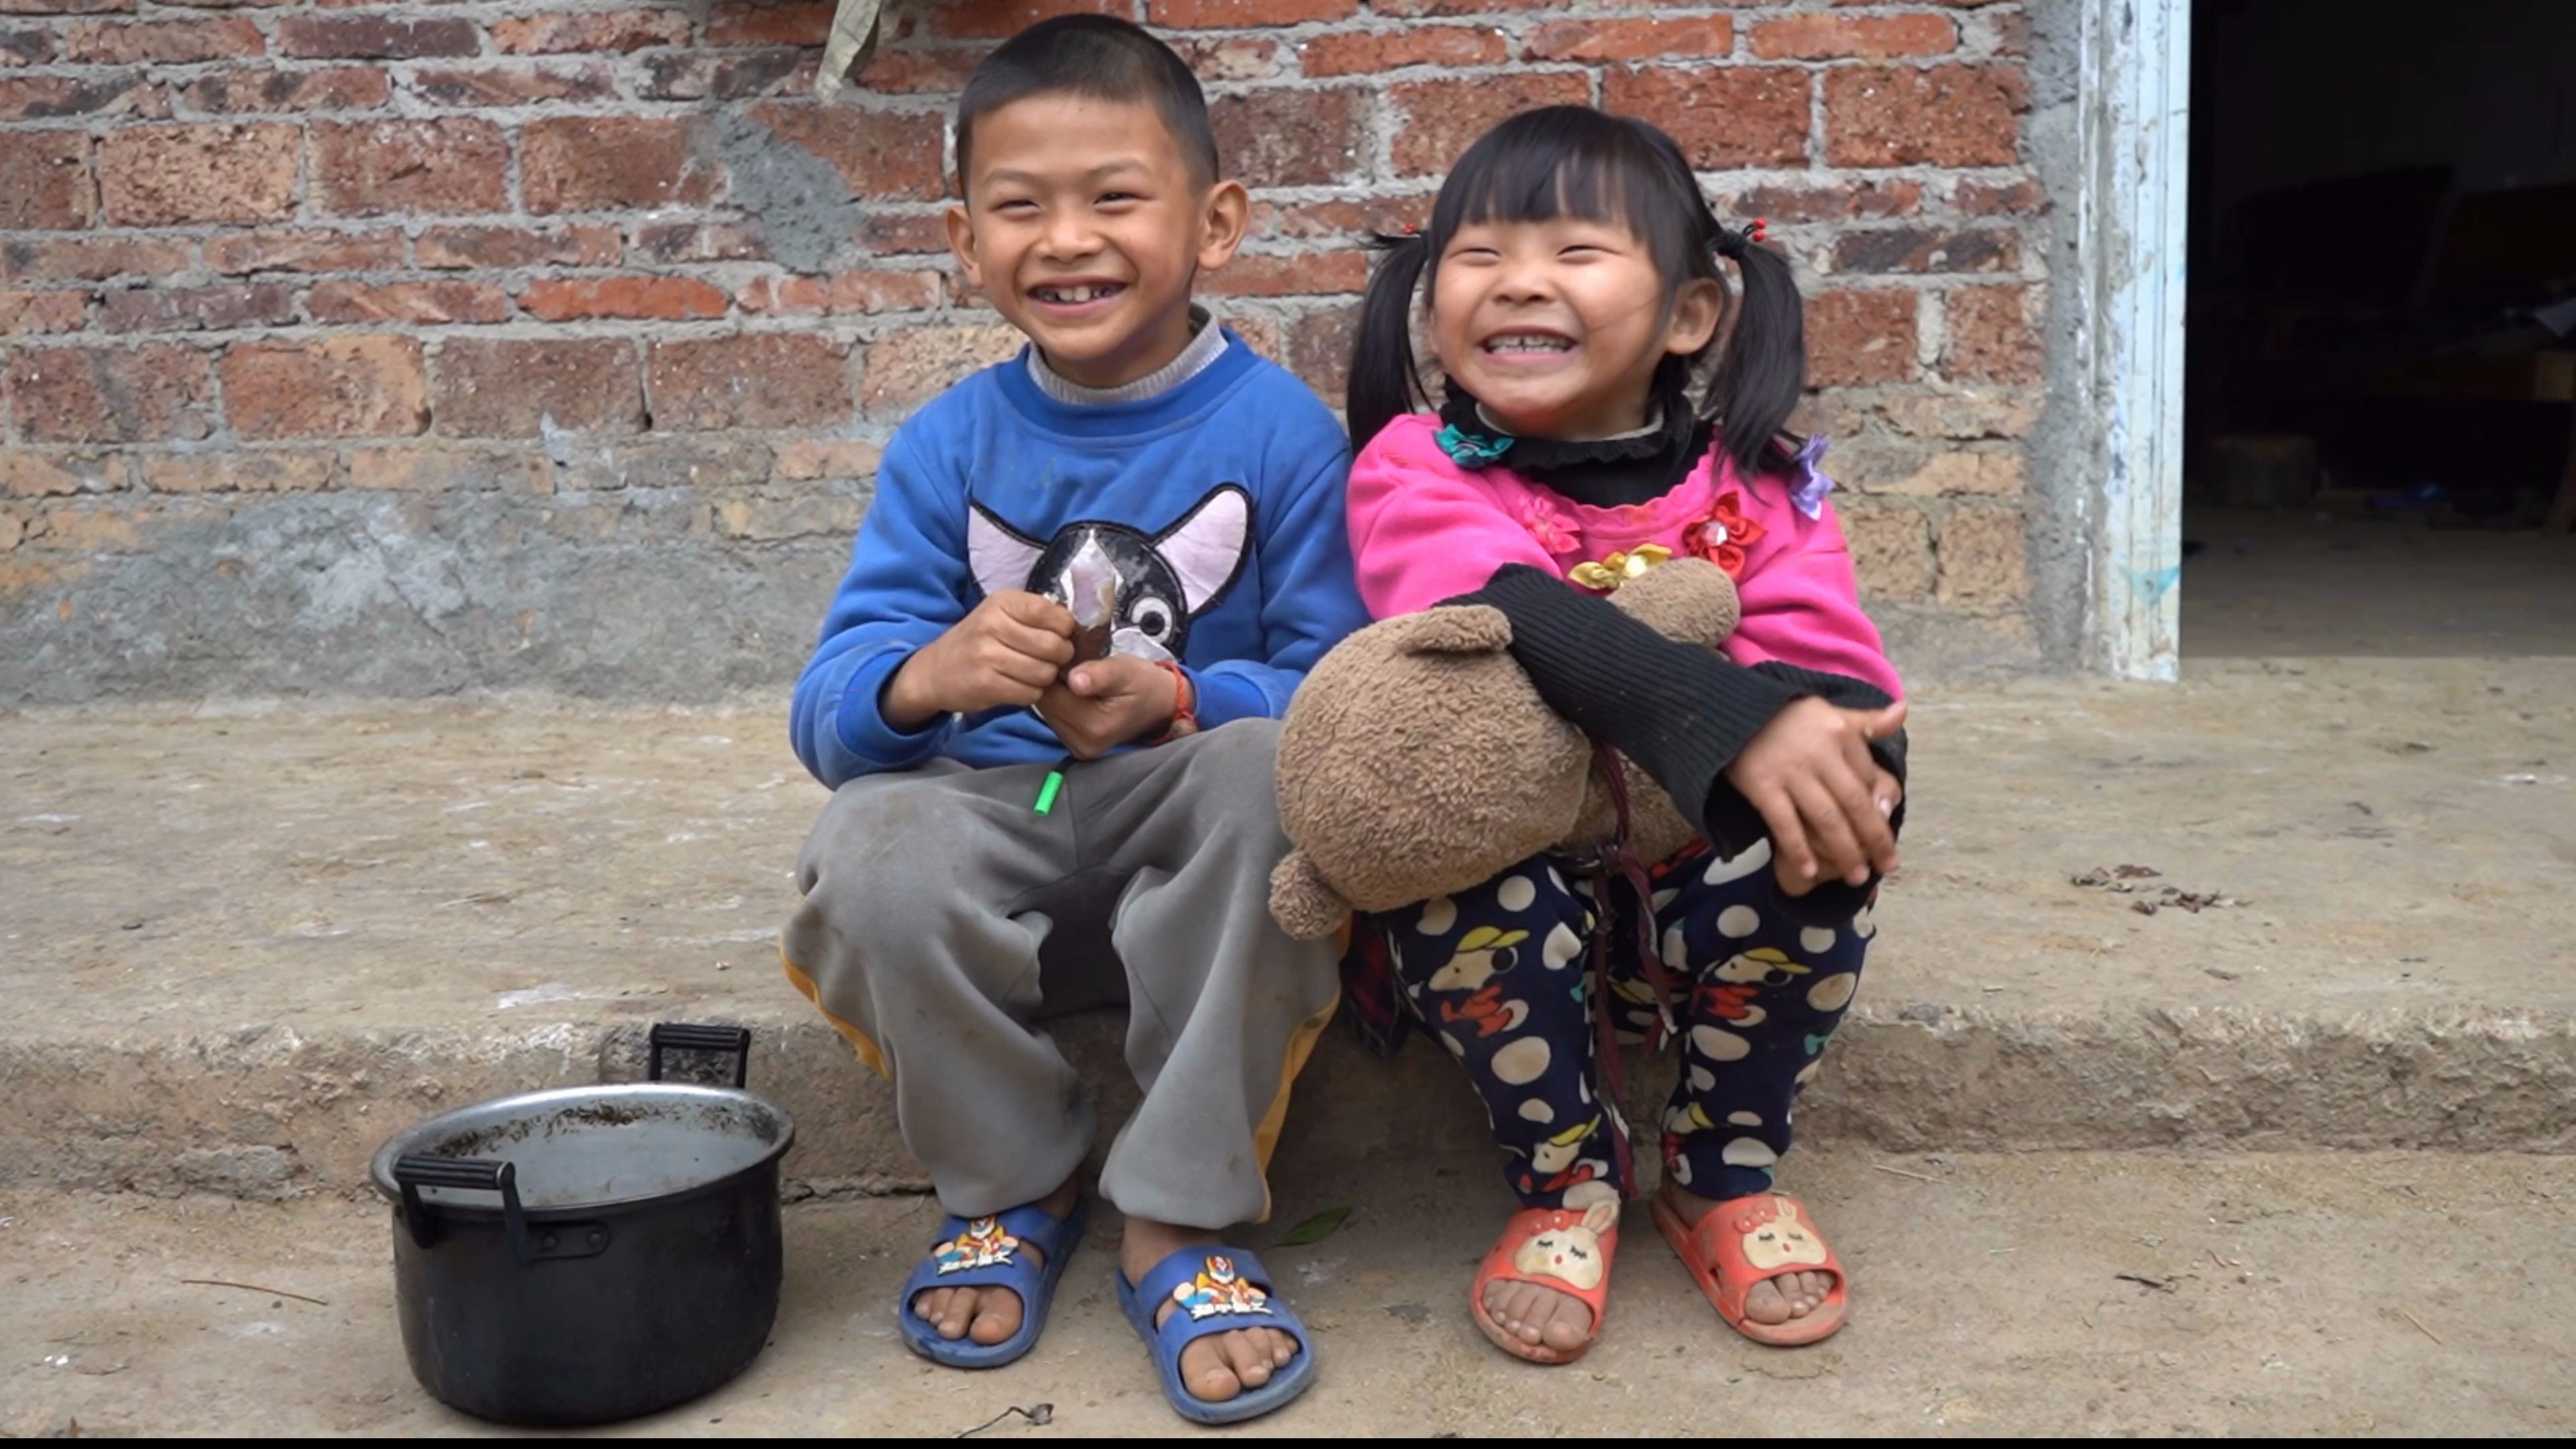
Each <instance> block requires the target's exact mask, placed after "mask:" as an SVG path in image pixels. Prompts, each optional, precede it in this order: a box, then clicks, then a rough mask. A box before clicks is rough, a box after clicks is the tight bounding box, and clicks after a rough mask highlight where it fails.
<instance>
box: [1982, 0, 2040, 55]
mask: <svg viewBox="0 0 2576 1449" xmlns="http://www.w3.org/2000/svg"><path fill="white" fill-rule="evenodd" d="M1988 23H1990V24H1991V25H1993V26H1994V31H1995V54H1997V55H2028V54H2030V12H2029V11H2026V10H2017V11H2014V12H2013V13H2011V14H2009V15H1998V16H1996V17H1995V18H1994V19H1993V20H1992V21H1990V22H1988Z"/></svg>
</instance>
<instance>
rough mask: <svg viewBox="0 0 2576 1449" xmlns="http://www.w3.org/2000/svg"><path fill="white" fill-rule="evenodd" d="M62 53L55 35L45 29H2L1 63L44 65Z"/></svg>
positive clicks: (0, 42) (0, 34)
mask: <svg viewBox="0 0 2576 1449" xmlns="http://www.w3.org/2000/svg"><path fill="white" fill-rule="evenodd" d="M60 54H62V47H61V46H60V45H59V44H57V43H56V42H55V40H54V37H53V35H52V34H51V33H50V32H48V31H43V30H0V65H8V66H18V65H43V64H45V63H46V62H48V61H50V60H52V59H53V58H54V57H55V56H57V55H60Z"/></svg>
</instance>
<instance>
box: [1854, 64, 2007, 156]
mask: <svg viewBox="0 0 2576 1449" xmlns="http://www.w3.org/2000/svg"><path fill="white" fill-rule="evenodd" d="M2029 108H2030V85H2029V82H2028V81H2027V80H2026V79H2025V78H2024V77H2023V75H2022V73H2021V72H2020V71H2019V70H2015V69H2009V68H2005V67H2001V66H1972V65H1936V66H1933V67H1931V68H1929V69H1925V70H1917V69H1915V68H1913V67H1910V66H1903V67H1899V66H1852V67H1848V68H1838V69H1832V70H1828V71H1826V72H1825V143H1826V145H1825V156H1826V159H1827V160H1828V161H1830V162H1832V163H1833V164H1834V165H1836V166H1925V165H1929V166H2010V165H2012V164H2014V163H2015V162H2016V161H2018V160H2020V152H2021V113H2022V112H2023V111H2026V110H2028V109H2029Z"/></svg>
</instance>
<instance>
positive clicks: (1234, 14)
mask: <svg viewBox="0 0 2576 1449" xmlns="http://www.w3.org/2000/svg"><path fill="white" fill-rule="evenodd" d="M1359 9H1360V5H1359V0H1146V5H1145V21H1146V23H1147V24H1149V25H1159V26H1168V27H1170V28H1171V29H1174V30H1252V29H1258V28H1259V27H1262V26H1265V25H1302V24H1304V23H1306V22H1307V21H1310V20H1348V19H1349V18H1350V17H1352V16H1353V15H1356V14H1358V13H1359Z"/></svg>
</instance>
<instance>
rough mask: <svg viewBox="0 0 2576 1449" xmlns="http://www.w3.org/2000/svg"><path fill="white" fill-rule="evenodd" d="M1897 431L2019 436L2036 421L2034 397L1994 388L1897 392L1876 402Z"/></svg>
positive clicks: (1920, 434)
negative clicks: (1939, 391)
mask: <svg viewBox="0 0 2576 1449" xmlns="http://www.w3.org/2000/svg"><path fill="white" fill-rule="evenodd" d="M1879 415H1880V416H1882V417H1884V418H1886V419H1887V424H1888V426H1889V427H1892V428H1894V429H1896V430H1897V431H1898V432H1900V433H1911V434H1913V435H1915V436H1916V437H1924V438H1962V439H1970V440H1974V439H1978V438H2022V437H2028V436H2029V435H2030V430H2031V428H2032V427H2033V426H2034V425H2035V424H2037V423H2038V421H2039V404H2038V402H2037V401H2036V400H2034V399H2032V398H2028V397H2023V396H2016V395H2013V394H2010V393H2005V392H2001V391H1999V390H1997V389H1993V388H1985V389H1980V390H1977V391H1973V392H1966V393H1900V394H1897V395H1895V396H1892V397H1889V398H1887V399H1885V400H1884V401H1883V402H1881V403H1880V405H1879Z"/></svg>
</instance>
